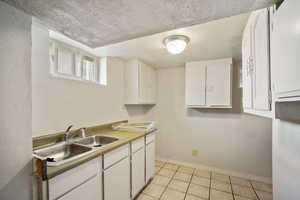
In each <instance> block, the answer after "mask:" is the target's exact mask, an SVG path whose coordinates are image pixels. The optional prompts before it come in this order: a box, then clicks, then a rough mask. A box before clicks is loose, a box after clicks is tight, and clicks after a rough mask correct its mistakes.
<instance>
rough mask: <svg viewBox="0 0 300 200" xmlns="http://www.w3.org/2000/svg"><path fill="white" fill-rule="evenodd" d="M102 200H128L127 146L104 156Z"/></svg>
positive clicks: (128, 161)
mask: <svg viewBox="0 0 300 200" xmlns="http://www.w3.org/2000/svg"><path fill="white" fill-rule="evenodd" d="M104 199H105V200H120V199H122V200H130V160H129V145H128V144H127V145H123V146H122V147H119V148H117V149H115V150H113V151H111V152H108V153H107V154H104Z"/></svg>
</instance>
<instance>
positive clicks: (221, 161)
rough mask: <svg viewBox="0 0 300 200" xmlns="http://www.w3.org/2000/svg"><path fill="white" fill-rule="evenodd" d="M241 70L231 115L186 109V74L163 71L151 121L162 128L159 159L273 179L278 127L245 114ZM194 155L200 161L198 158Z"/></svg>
mask: <svg viewBox="0 0 300 200" xmlns="http://www.w3.org/2000/svg"><path fill="white" fill-rule="evenodd" d="M237 67H238V66H237V65H235V66H234V69H235V70H234V88H233V96H234V98H233V109H229V111H227V110H226V109H221V110H217V109H214V110H209V109H194V110H193V109H190V110H188V109H186V108H185V102H184V99H185V93H184V91H185V80H184V77H185V74H184V73H185V71H184V68H183V67H180V68H169V69H160V70H158V103H157V105H156V106H155V107H153V108H152V110H151V112H150V113H149V114H148V116H147V118H148V119H152V120H155V121H157V122H158V129H159V133H158V135H157V154H158V156H159V157H161V158H163V159H169V160H177V161H180V162H187V163H191V164H195V165H205V166H210V167H213V168H218V169H222V170H227V171H230V172H237V173H242V175H244V174H250V175H254V176H259V177H260V178H263V179H264V177H266V180H268V179H270V177H271V173H272V167H271V165H272V136H271V129H272V122H271V120H270V119H266V118H260V117H255V116H251V115H246V114H241V89H240V88H238V87H237V82H238V79H237V74H238V72H237V69H238V68H237ZM193 149H196V150H198V151H199V155H198V156H196V157H194V156H192V150H193Z"/></svg>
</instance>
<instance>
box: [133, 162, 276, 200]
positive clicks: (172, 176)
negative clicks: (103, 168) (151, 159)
mask: <svg viewBox="0 0 300 200" xmlns="http://www.w3.org/2000/svg"><path fill="white" fill-rule="evenodd" d="M155 168H156V172H155V177H154V178H153V180H152V181H151V183H150V184H148V185H147V187H146V188H145V189H144V190H143V191H142V192H141V194H140V195H139V196H138V197H137V198H136V200H272V185H271V184H266V183H262V182H257V181H251V180H246V179H242V178H238V177H233V176H229V175H226V174H220V173H216V172H210V171H206V170H200V169H194V168H190V167H187V166H180V165H176V164H174V163H166V162H162V161H156V162H155Z"/></svg>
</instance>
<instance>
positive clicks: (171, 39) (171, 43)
mask: <svg viewBox="0 0 300 200" xmlns="http://www.w3.org/2000/svg"><path fill="white" fill-rule="evenodd" d="M189 41H190V38H188V37H187V36H185V35H171V36H168V37H166V38H165V39H164V40H163V43H164V45H165V46H166V48H167V50H168V52H169V53H171V54H180V53H182V52H183V51H184V49H185V48H186V46H187V44H188V43H189Z"/></svg>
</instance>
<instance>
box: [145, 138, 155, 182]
mask: <svg viewBox="0 0 300 200" xmlns="http://www.w3.org/2000/svg"><path fill="white" fill-rule="evenodd" d="M154 174H155V135H154V133H151V134H149V135H147V136H146V183H148V182H149V180H150V179H151V178H153V176H154Z"/></svg>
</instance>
